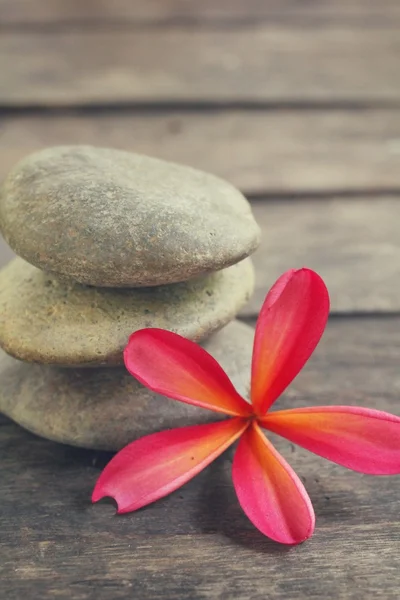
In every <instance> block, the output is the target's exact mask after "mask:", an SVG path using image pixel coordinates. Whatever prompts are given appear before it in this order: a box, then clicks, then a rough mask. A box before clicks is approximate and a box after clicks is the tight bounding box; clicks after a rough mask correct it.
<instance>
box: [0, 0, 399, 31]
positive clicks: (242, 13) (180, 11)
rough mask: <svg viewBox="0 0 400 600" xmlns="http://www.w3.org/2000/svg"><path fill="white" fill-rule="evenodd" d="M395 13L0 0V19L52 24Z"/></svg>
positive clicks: (367, 8) (287, 5) (389, 9)
mask: <svg viewBox="0 0 400 600" xmlns="http://www.w3.org/2000/svg"><path fill="white" fill-rule="evenodd" d="M399 16H400V8H399V5H398V2H397V0H381V1H380V2H379V3H377V2H376V0H352V1H350V2H347V1H346V0H331V1H329V2H328V1H323V2H321V1H320V0H311V1H308V2H298V0H247V1H246V2H243V0H203V1H202V2H201V3H200V2H198V1H197V0H186V1H182V0H181V1H178V2H176V0H142V1H136V2H132V1H131V0H114V1H113V2H112V4H111V3H109V2H107V1H98V2H96V3H93V2H92V1H91V0H68V1H66V0H0V23H2V24H3V25H5V24H20V23H23V24H25V23H38V24H44V23H45V24H50V23H51V24H57V23H65V22H67V23H74V24H82V23H85V22H94V23H104V22H105V23H108V24H109V23H115V22H119V21H123V22H126V21H128V22H129V23H131V24H143V23H146V24H151V23H156V24H169V23H171V22H174V21H178V20H180V21H185V22H187V23H195V24H199V23H201V24H203V25H204V24H207V23H211V24H212V23H219V22H223V23H227V22H229V23H235V22H239V23H241V22H248V21H250V20H255V19H257V20H259V19H266V20H267V21H268V22H270V21H271V20H275V19H277V18H279V19H280V20H282V19H293V18H297V19H298V18H306V19H311V20H312V21H313V22H315V21H316V20H318V21H320V20H326V19H329V20H331V21H332V20H335V22H337V19H339V18H340V19H341V20H342V21H345V22H349V19H350V20H351V22H354V21H356V22H359V21H360V20H361V21H362V22H363V21H368V20H370V21H371V22H375V23H376V21H377V20H379V22H382V21H385V22H386V23H388V24H389V23H390V22H391V20H392V19H393V18H394V17H395V18H398V17H399Z"/></svg>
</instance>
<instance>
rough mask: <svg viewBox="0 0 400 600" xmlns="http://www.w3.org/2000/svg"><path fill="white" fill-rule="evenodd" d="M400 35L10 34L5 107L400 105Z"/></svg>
mask: <svg viewBox="0 0 400 600" xmlns="http://www.w3.org/2000/svg"><path fill="white" fill-rule="evenodd" d="M399 55H400V35H399V34H398V31H397V29H393V30H392V29H384V28H382V29H379V28H378V29H375V28H374V29H371V30H368V29H364V28H362V29H352V28H351V27H350V26H347V27H317V28H314V29H312V30H309V29H304V28H302V27H295V26H293V27H290V26H286V27H285V26H281V27H278V26H277V27H275V28H268V27H262V26H260V27H248V28H247V29H240V30H236V31H229V30H226V31H225V30H224V31H218V32H216V31H214V32H213V31H204V30H202V29H198V30H185V29H182V28H179V27H177V28H173V27H171V28H168V29H166V30H160V31H158V30H148V31H136V32H132V33H129V32H89V31H88V32H83V33H82V32H76V31H70V32H68V33H62V32H61V33H48V34H46V35H40V34H38V35H35V34H31V33H26V34H16V33H14V34H12V33H7V32H5V33H3V34H2V36H1V37H0V106H11V105H15V106H35V105H37V106H74V105H91V104H107V103H110V104H116V103H132V102H142V103H143V102H172V101H177V102H215V101H219V102H229V101H244V102H253V101H254V102H260V101H262V102H267V101H269V102H275V103H276V102H281V101H283V102H285V101H286V102H297V103H302V102H303V103H304V102H305V103H307V102H327V103H332V102H368V103H371V102H372V103H373V102H385V101H386V102H399V100H400V80H399V77H398V56H399Z"/></svg>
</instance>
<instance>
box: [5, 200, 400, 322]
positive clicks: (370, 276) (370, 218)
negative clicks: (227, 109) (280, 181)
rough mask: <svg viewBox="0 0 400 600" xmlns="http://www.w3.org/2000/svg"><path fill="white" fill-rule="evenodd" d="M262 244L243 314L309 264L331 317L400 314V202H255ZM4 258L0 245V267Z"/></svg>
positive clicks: (254, 310) (252, 311) (251, 312)
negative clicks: (324, 290) (322, 284)
mask: <svg viewBox="0 0 400 600" xmlns="http://www.w3.org/2000/svg"><path fill="white" fill-rule="evenodd" d="M252 206H253V210H254V213H255V217H256V219H257V221H258V223H259V224H260V226H261V230H262V242H261V246H260V248H259V250H257V252H256V253H255V255H254V264H255V268H256V291H255V294H254V296H253V297H252V299H251V300H250V302H249V304H248V305H247V306H246V307H245V308H244V310H243V311H242V313H241V314H242V316H254V315H255V314H257V313H258V311H259V310H260V307H261V304H262V302H263V299H264V297H265V294H266V292H267V291H268V289H269V288H270V286H271V285H272V283H273V282H274V281H275V279H277V277H279V275H280V274H281V273H283V272H284V271H286V270H287V269H290V268H293V267H302V266H308V267H310V268H313V269H315V270H316V271H318V272H319V273H320V274H321V275H322V277H324V279H325V281H326V283H327V285H328V288H329V291H330V295H331V302H332V304H331V308H332V312H334V313H348V312H350V313H353V312H361V313H362V312H371V311H372V312H383V313H385V312H398V311H400V291H399V290H400V236H399V225H398V224H399V219H400V199H399V198H397V197H381V198H373V197H372V198H370V199H361V198H360V199H358V198H336V199H335V198H324V200H323V201H318V200H300V199H298V200H296V201H292V200H282V199H281V200H279V201H277V202H273V201H262V200H259V201H255V202H253V203H252ZM10 257H11V253H10V251H9V249H8V248H6V245H5V243H4V241H3V240H0V264H1V263H4V264H5V262H7V261H8V259H9V258H10Z"/></svg>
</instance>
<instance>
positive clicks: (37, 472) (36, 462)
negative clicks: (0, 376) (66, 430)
mask: <svg viewBox="0 0 400 600" xmlns="http://www.w3.org/2000/svg"><path fill="white" fill-rule="evenodd" d="M399 339H400V320H399V319H398V318H391V319H381V320H376V319H368V318H366V319H344V320H338V319H335V320H333V321H332V322H330V324H329V325H328V329H327V332H326V335H325V336H324V338H323V340H322V342H321V345H320V347H319V349H318V350H317V353H316V354H315V355H314V357H313V358H312V359H311V361H310V362H309V364H308V365H307V367H306V368H305V370H304V371H303V372H302V373H301V374H300V376H299V377H298V378H297V379H296V381H295V382H294V384H293V385H292V386H291V387H290V388H289V391H288V392H287V393H286V394H285V396H284V397H283V398H282V399H281V400H280V402H281V407H286V408H287V407H292V406H301V405H305V404H311V405H313V404H320V403H324V404H334V403H341V404H361V405H363V406H369V407H374V408H378V409H381V410H389V411H392V412H393V413H395V414H400V412H399V402H398V397H399V393H400V371H399V369H398V346H399ZM273 441H274V443H276V445H277V447H278V449H279V450H280V451H281V452H282V453H283V454H284V455H285V456H286V457H287V459H288V461H289V462H290V464H291V465H292V466H293V468H294V469H295V470H296V471H297V472H298V473H299V474H300V475H301V477H302V479H303V481H304V482H305V486H306V487H307V490H308V492H309V494H310V496H311V499H312V501H313V504H314V507H315V511H316V514H317V530H316V534H315V536H314V537H313V538H312V539H311V540H310V541H308V542H306V543H304V544H303V545H301V546H299V547H296V548H287V547H281V546H278V545H277V544H274V543H273V542H270V541H268V540H267V539H266V538H264V537H263V536H262V535H261V534H259V533H258V532H257V531H256V530H255V529H254V528H253V527H252V525H251V524H250V523H249V521H248V520H247V519H246V517H245V516H244V515H243V513H242V512H241V509H240V508H239V506H238V502H237V500H236V497H235V493H234V490H233V486H232V483H231V476H230V470H231V460H232V452H229V451H228V453H227V454H225V455H223V456H222V457H221V458H220V459H219V460H218V461H216V462H215V463H214V464H213V465H211V466H210V467H208V468H207V469H206V470H205V471H204V472H203V473H201V474H200V475H198V476H197V477H196V478H195V479H193V480H192V481H191V482H189V483H188V484H187V485H186V486H184V487H183V488H181V489H180V490H179V491H177V492H176V493H174V494H172V495H171V496H169V497H168V498H166V499H164V500H162V501H159V502H156V503H155V504H153V505H152V506H149V507H148V508H146V509H144V510H141V511H139V512H137V513H134V514H130V515H125V516H123V517H116V516H114V514H113V513H114V509H113V507H112V506H111V505H110V504H109V503H106V502H103V503H100V504H98V505H95V506H91V504H90V494H91V490H92V487H93V485H94V482H95V480H96V478H97V476H98V474H99V473H100V469H101V468H102V467H103V466H104V464H106V462H107V460H108V458H109V456H108V455H105V454H102V453H98V452H90V451H80V450H77V449H73V448H68V447H66V446H61V445H57V444H54V443H51V442H47V441H44V440H41V439H39V438H36V437H34V436H33V435H30V434H28V433H25V432H23V431H22V430H20V429H19V428H18V427H17V426H16V425H13V424H11V423H10V422H9V421H8V420H7V419H5V418H2V419H1V420H0V455H1V457H2V460H1V462H0V479H1V482H2V483H1V486H0V504H1V507H2V509H1V512H0V526H1V531H2V535H1V538H0V579H1V589H2V594H3V596H4V597H5V598H10V600H13V599H17V598H26V599H27V600H34V599H36V598H44V599H46V598H48V599H50V598H60V599H68V600H69V599H70V598H71V597H74V598H77V599H78V598H79V600H91V599H92V598H96V599H97V600H120V599H121V600H122V599H126V598H128V597H129V598H136V597H140V598H141V599H143V600H158V599H159V598H160V597H163V598H170V599H171V600H187V599H188V598H190V599H191V600H203V599H204V598H210V599H228V598H241V599H243V600H250V599H251V600H258V599H260V600H261V599H262V600H264V599H266V598H267V599H269V600H280V599H282V600H283V599H287V598H296V599H298V600H320V599H321V598H323V597H329V598H337V599H339V600H358V599H359V598H365V599H366V600H370V599H371V600H372V599H373V598H381V599H382V600H397V598H398V590H399V586H400V574H399V569H398V557H399V553H400V522H399V494H400V477H367V476H361V475H359V474H357V473H354V472H351V471H347V470H345V469H343V468H341V467H339V466H336V465H333V464H332V463H329V462H327V461H324V460H322V459H320V458H318V457H317V456H315V455H313V454H311V453H307V452H306V451H302V450H300V449H298V448H295V447H294V446H291V445H288V444H286V443H285V442H284V440H278V439H277V438H274V439H273Z"/></svg>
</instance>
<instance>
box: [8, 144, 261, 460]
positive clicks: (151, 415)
mask: <svg viewBox="0 0 400 600" xmlns="http://www.w3.org/2000/svg"><path fill="white" fill-rule="evenodd" d="M0 227H1V232H2V234H3V236H4V238H5V239H6V241H7V242H8V243H9V245H10V246H11V248H12V249H13V250H14V251H15V252H16V254H17V255H18V258H16V259H14V260H13V261H12V262H11V263H10V264H9V265H7V266H6V267H5V268H4V269H3V270H2V271H1V272H0V346H1V348H2V349H3V351H0V352H1V355H0V380H1V389H0V411H1V412H4V413H5V414H6V415H8V416H9V417H11V418H12V419H14V420H15V421H16V422H18V423H20V424H21V425H22V426H24V427H25V428H27V429H29V430H30V431H33V432H34V433H37V434H38V435H42V436H44V437H47V438H49V439H52V440H56V441H60V442H64V443H67V444H72V445H77V446H82V447H88V448H96V449H105V450H117V449H119V448H121V447H122V446H124V445H125V444H127V443H128V442H130V441H132V440H133V439H135V438H136V437H138V436H140V435H143V434H146V433H149V432H152V431H157V430H159V429H164V428H167V427H174V426H179V425H186V424H190V423H193V422H204V421H208V420H210V418H211V419H215V418H216V417H217V415H215V414H213V413H209V412H208V411H205V410H201V409H196V408H194V407H191V406H188V405H184V404H181V403H178V402H174V401H172V400H167V399H161V398H160V397H157V394H154V393H152V392H150V391H148V390H147V389H145V388H144V387H142V386H141V385H140V384H139V383H138V382H137V381H136V380H135V379H134V378H132V377H131V376H130V375H129V374H128V373H127V372H126V370H125V368H124V367H123V366H122V365H123V359H122V352H123V349H124V347H125V345H126V343H127V341H128V338H129V336H130V334H131V333H132V332H133V331H136V330H138V329H141V328H143V327H162V328H165V329H169V330H171V331H175V332H177V333H179V334H181V335H183V336H185V337H187V338H189V339H191V340H194V341H196V342H202V344H203V345H204V347H205V348H206V349H207V350H208V351H209V352H210V353H211V354H213V355H214V356H215V357H216V358H217V360H218V361H219V362H221V364H222V365H223V367H224V368H225V369H226V370H227V372H228V374H229V375H230V376H231V378H232V380H233V381H234V383H235V384H236V385H237V386H238V388H239V390H241V391H242V393H244V394H245V393H246V392H247V390H246V386H247V385H248V384H247V382H248V380H249V375H250V356H251V346H252V339H253V332H252V330H251V329H250V328H248V327H246V326H245V325H243V324H241V323H238V322H237V321H233V322H232V323H230V321H232V320H233V319H234V318H235V316H236V314H237V313H238V312H239V310H240V309H241V307H242V306H243V305H244V304H245V303H246V302H247V300H248V299H249V297H250V294H251V293H252V290H253V285H254V276H253V269H252V265H251V261H250V259H249V258H247V257H248V256H249V255H250V254H251V253H252V252H253V251H254V250H255V249H256V247H257V245H258V242H259V229H258V227H257V225H256V223H255V221H254V219H253V216H252V213H251V209H250V206H249V204H248V202H247V201H246V200H245V198H244V197H243V196H242V195H241V194H240V192H238V191H237V190H236V189H235V188H234V187H232V186H231V185H230V184H228V183H227V182H225V181H222V180H221V179H218V178H217V177H214V176H212V175H210V174H207V173H203V172H200V171H197V170H195V169H191V168H189V167H184V166H181V165H176V164H173V163H168V162H164V161H161V160H157V159H154V158H149V157H146V156H140V155H137V154H131V153H127V152H122V151H118V150H112V149H106V148H93V147H89V146H69V147H57V148H50V149H47V150H44V151H41V152H38V153H35V154H33V155H31V156H29V157H27V158H26V159H25V160H23V161H22V162H20V163H19V164H18V165H17V166H16V167H15V169H14V170H13V171H12V172H11V173H10V174H9V176H8V177H7V179H6V180H5V182H4V184H3V186H2V189H1V191H0ZM228 323H230V324H229V325H228ZM225 326H226V327H225ZM215 332H218V333H215ZM17 359H18V360H17Z"/></svg>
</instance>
